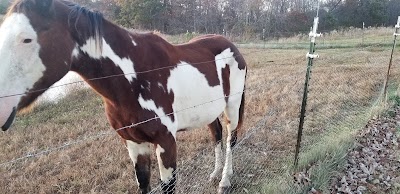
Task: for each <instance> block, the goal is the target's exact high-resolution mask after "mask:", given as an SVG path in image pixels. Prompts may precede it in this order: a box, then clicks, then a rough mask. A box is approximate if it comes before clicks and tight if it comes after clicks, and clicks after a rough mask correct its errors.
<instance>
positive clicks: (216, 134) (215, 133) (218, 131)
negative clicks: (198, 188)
mask: <svg viewBox="0 0 400 194" xmlns="http://www.w3.org/2000/svg"><path fill="white" fill-rule="evenodd" d="M208 127H209V129H210V132H211V135H212V137H213V139H214V142H215V168H214V171H213V172H212V173H211V174H210V181H212V182H213V181H215V180H216V178H217V176H218V174H219V173H221V171H222V145H221V144H222V141H221V140H222V126H221V123H220V121H219V119H218V118H217V119H215V121H214V122H212V123H211V124H209V125H208Z"/></svg>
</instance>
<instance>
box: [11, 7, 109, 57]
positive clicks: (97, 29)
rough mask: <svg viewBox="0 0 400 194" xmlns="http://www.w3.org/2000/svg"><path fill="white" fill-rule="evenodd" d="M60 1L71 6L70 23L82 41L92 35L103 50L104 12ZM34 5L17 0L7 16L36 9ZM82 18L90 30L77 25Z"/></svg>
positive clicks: (99, 49) (97, 46)
mask: <svg viewBox="0 0 400 194" xmlns="http://www.w3.org/2000/svg"><path fill="white" fill-rule="evenodd" d="M54 1H57V0H54ZM59 1H60V2H61V3H63V4H64V5H66V6H68V7H69V8H70V10H71V11H70V13H69V16H68V25H70V26H73V27H74V28H75V31H76V32H77V35H78V38H79V39H80V40H82V41H86V40H87V39H89V38H90V37H94V40H95V45H96V48H97V49H98V51H101V50H102V42H103V41H102V39H103V19H104V18H103V14H102V13H100V12H98V11H92V10H89V9H88V8H86V7H83V6H80V5H78V4H76V3H73V2H70V1H67V0H59ZM34 6H35V5H34V4H33V2H32V1H31V0H16V1H14V2H13V3H12V5H11V6H10V7H9V9H8V11H7V14H6V17H8V16H10V15H11V14H12V13H14V12H24V11H25V10H28V9H34ZM82 16H83V17H82ZM82 18H85V21H84V22H85V23H86V26H85V27H87V28H88V31H82V29H79V28H78V27H77V24H78V22H80V21H79V20H80V19H82Z"/></svg>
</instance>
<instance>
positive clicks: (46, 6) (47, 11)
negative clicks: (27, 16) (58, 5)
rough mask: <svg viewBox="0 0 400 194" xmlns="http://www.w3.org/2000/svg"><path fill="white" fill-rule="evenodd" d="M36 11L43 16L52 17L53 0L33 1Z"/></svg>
mask: <svg viewBox="0 0 400 194" xmlns="http://www.w3.org/2000/svg"><path fill="white" fill-rule="evenodd" d="M34 1H35V4H36V7H37V9H38V10H39V12H40V13H41V14H43V15H52V12H53V0H34Z"/></svg>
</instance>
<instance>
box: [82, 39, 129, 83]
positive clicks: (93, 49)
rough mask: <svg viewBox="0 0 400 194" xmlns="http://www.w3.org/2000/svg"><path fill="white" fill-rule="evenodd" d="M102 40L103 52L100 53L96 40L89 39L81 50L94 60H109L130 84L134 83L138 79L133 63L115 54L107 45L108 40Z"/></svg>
mask: <svg viewBox="0 0 400 194" xmlns="http://www.w3.org/2000/svg"><path fill="white" fill-rule="evenodd" d="M102 40H103V43H102V44H103V50H102V51H101V52H98V46H97V45H96V44H95V40H94V38H90V39H88V40H87V41H86V44H84V45H83V46H82V47H81V48H80V49H81V50H82V51H83V52H85V53H87V54H88V55H89V56H90V57H91V58H93V59H102V58H103V59H105V58H109V59H110V60H111V61H113V62H114V64H115V65H116V66H117V67H119V68H121V70H122V72H123V73H124V75H125V78H126V79H127V80H128V81H129V82H130V83H131V82H133V79H134V78H135V79H136V73H135V69H134V67H133V61H132V60H131V59H129V58H120V57H119V56H118V55H117V54H115V52H114V51H113V50H112V48H111V46H110V45H109V44H107V42H106V40H104V38H103V39H102Z"/></svg>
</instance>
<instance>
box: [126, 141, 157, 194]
mask: <svg viewBox="0 0 400 194" xmlns="http://www.w3.org/2000/svg"><path fill="white" fill-rule="evenodd" d="M150 146H151V144H150V143H140V144H139V143H135V142H133V141H128V140H127V141H126V147H127V148H128V152H129V157H130V158H131V160H132V162H133V165H134V167H135V173H136V181H137V183H138V186H139V189H140V193H142V194H145V193H148V192H150V164H151V160H150V153H151V148H150Z"/></svg>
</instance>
